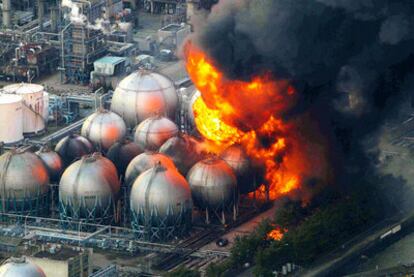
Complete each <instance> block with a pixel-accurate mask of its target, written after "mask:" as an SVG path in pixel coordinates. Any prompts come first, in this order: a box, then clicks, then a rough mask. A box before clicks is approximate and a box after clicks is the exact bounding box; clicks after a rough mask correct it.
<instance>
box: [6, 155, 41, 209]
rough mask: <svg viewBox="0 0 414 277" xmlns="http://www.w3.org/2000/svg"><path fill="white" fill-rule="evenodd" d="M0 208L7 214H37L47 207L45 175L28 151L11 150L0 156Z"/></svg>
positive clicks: (39, 163) (36, 159) (38, 159)
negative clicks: (0, 184)
mask: <svg viewBox="0 0 414 277" xmlns="http://www.w3.org/2000/svg"><path fill="white" fill-rule="evenodd" d="M0 169H1V171H0V180H2V189H1V190H0V196H1V198H2V204H0V209H2V210H5V211H6V212H9V213H18V214H30V215H36V214H41V213H42V212H44V211H45V210H47V207H48V203H47V194H48V191H49V175H48V171H47V168H46V166H45V165H44V164H43V162H42V160H41V159H40V158H39V157H38V156H37V155H36V154H34V153H32V152H23V151H19V150H11V151H9V152H6V153H4V154H3V155H1V156H0Z"/></svg>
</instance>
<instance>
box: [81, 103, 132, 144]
mask: <svg viewBox="0 0 414 277" xmlns="http://www.w3.org/2000/svg"><path fill="white" fill-rule="evenodd" d="M126 131H127V129H126V126H125V123H124V120H123V119H122V118H121V117H120V116H119V115H117V114H116V113H113V112H110V111H106V110H99V111H97V112H95V113H93V114H92V115H90V116H89V117H88V118H87V119H86V121H85V122H84V123H83V125H82V130H81V135H82V136H84V137H86V138H88V139H89V140H90V141H91V142H92V143H93V144H95V146H97V147H98V148H101V149H103V150H108V149H109V148H110V147H111V146H112V144H114V143H115V142H117V141H120V140H122V139H123V138H124V137H125V134H126Z"/></svg>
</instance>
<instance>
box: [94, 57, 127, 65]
mask: <svg viewBox="0 0 414 277" xmlns="http://www.w3.org/2000/svg"><path fill="white" fill-rule="evenodd" d="M125 60H126V58H124V57H113V56H106V57H103V58H100V59H98V60H96V61H95V63H101V64H111V65H117V64H120V63H122V62H124V61H125Z"/></svg>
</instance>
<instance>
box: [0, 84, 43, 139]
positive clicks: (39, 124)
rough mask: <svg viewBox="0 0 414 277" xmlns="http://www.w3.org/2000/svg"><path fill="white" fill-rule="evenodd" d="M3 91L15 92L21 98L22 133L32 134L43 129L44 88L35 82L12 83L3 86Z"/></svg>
mask: <svg viewBox="0 0 414 277" xmlns="http://www.w3.org/2000/svg"><path fill="white" fill-rule="evenodd" d="M3 92H4V93H8V94H17V95H20V96H21V97H22V98H23V134H24V135H33V134H37V133H38V132H41V131H43V130H44V129H45V119H44V118H43V113H44V108H43V107H44V101H43V93H44V88H43V86H41V85H37V84H27V83H21V84H13V85H8V86H5V87H4V88H3Z"/></svg>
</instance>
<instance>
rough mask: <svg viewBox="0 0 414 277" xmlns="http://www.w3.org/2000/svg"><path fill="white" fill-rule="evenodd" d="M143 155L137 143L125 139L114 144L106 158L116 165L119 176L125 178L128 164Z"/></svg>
mask: <svg viewBox="0 0 414 277" xmlns="http://www.w3.org/2000/svg"><path fill="white" fill-rule="evenodd" d="M141 153H142V150H141V148H139V146H138V145H137V144H136V143H135V142H133V141H131V140H129V139H124V140H122V141H121V142H116V143H114V144H113V145H112V146H111V148H109V150H108V152H107V153H106V156H107V157H108V159H110V160H111V161H112V162H113V163H114V164H115V166H116V168H117V169H118V174H119V175H122V176H125V171H126V168H127V166H128V164H129V163H130V162H131V161H132V159H134V158H135V157H136V156H138V155H139V154H141Z"/></svg>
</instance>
